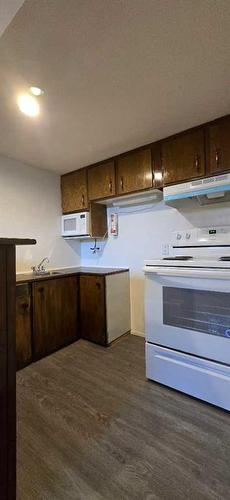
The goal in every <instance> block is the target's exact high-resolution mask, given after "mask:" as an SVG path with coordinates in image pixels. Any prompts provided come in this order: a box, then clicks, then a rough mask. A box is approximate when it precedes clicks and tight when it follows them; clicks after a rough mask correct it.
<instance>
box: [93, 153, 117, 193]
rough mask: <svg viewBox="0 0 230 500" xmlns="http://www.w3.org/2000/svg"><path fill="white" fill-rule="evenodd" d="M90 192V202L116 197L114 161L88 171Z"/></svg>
mask: <svg viewBox="0 0 230 500" xmlns="http://www.w3.org/2000/svg"><path fill="white" fill-rule="evenodd" d="M88 192H89V200H98V199H100V198H108V197H109V196H115V167H114V161H109V162H107V163H103V164H102V165H97V166H96V167H90V168H89V169H88Z"/></svg>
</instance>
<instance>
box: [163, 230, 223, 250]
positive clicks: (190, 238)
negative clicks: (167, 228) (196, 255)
mask: <svg viewBox="0 0 230 500" xmlns="http://www.w3.org/2000/svg"><path fill="white" fill-rule="evenodd" d="M171 244H172V246H173V247H200V246H212V245H213V246H223V245H230V226H215V227H214V226H207V227H201V228H192V229H186V230H182V231H180V230H179V231H174V232H173V235H172V242H171Z"/></svg>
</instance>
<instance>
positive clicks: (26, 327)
mask: <svg viewBox="0 0 230 500" xmlns="http://www.w3.org/2000/svg"><path fill="white" fill-rule="evenodd" d="M31 361H32V315H31V287H30V285H29V284H27V283H26V284H22V285H17V287H16V366H17V370H19V369H20V368H24V366H26V365H28V364H29V363H31Z"/></svg>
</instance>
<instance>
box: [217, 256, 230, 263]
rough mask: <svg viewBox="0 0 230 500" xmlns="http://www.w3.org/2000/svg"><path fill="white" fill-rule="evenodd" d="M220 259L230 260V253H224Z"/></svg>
mask: <svg viewBox="0 0 230 500" xmlns="http://www.w3.org/2000/svg"><path fill="white" fill-rule="evenodd" d="M219 260H222V261H223V262H228V261H230V255H224V256H223V257H220V258H219Z"/></svg>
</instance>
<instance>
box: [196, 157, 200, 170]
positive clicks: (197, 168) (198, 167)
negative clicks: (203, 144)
mask: <svg viewBox="0 0 230 500" xmlns="http://www.w3.org/2000/svg"><path fill="white" fill-rule="evenodd" d="M195 167H196V170H197V172H199V171H200V157H199V155H196V157H195Z"/></svg>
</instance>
